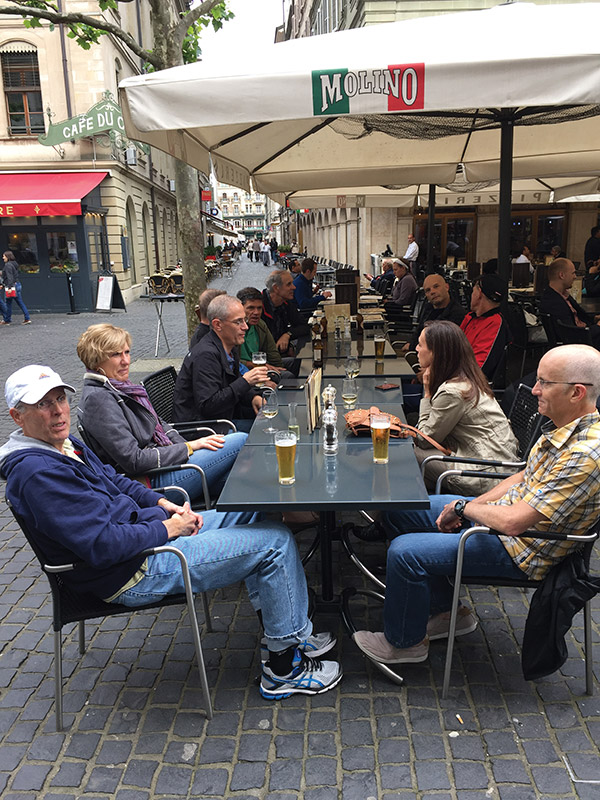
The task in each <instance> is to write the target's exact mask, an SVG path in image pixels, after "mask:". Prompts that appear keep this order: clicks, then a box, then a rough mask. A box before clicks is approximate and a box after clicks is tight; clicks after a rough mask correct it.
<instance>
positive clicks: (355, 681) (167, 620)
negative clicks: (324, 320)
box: [0, 257, 600, 800]
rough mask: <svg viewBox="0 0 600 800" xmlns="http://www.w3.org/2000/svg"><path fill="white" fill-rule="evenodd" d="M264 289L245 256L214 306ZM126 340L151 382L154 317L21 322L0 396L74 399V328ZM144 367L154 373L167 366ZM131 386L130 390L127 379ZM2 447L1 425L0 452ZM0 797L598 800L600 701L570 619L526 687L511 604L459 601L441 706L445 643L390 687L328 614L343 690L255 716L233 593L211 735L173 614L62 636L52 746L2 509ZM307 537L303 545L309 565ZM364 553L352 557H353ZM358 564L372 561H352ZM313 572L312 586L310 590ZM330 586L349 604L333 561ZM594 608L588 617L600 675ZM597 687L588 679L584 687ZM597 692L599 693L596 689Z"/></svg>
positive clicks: (25, 561)
mask: <svg viewBox="0 0 600 800" xmlns="http://www.w3.org/2000/svg"><path fill="white" fill-rule="evenodd" d="M267 274H268V270H267V269H266V268H265V267H263V266H262V265H256V264H250V262H248V260H247V259H246V258H245V257H244V258H243V259H242V260H241V262H240V263H239V265H238V268H237V270H236V272H235V274H234V276H233V277H232V278H230V279H227V278H224V279H221V281H220V283H222V284H223V285H224V286H225V288H228V289H229V290H230V291H232V292H234V291H237V289H239V288H240V287H241V286H244V285H248V284H251V285H256V286H258V288H262V287H263V284H264V278H265V277H266V275H267ZM106 320H109V321H111V322H114V323H115V324H119V325H122V326H124V327H126V328H128V329H129V330H130V332H131V333H132V336H133V349H132V354H133V358H134V361H143V364H144V371H146V372H147V371H149V370H148V368H147V364H148V363H151V364H152V363H154V361H153V353H154V341H155V335H156V314H155V311H154V309H153V308H152V307H151V305H150V303H149V302H148V301H147V300H139V301H136V302H135V303H133V304H131V305H130V307H129V309H128V313H126V314H125V313H122V312H115V313H113V314H112V315H109V314H92V313H86V314H81V315H79V316H68V315H35V316H34V317H33V324H32V325H31V326H26V327H22V326H21V325H19V324H18V323H17V324H13V325H12V326H11V327H10V328H7V327H5V328H3V329H2V330H1V332H0V345H1V346H2V352H3V353H4V359H3V363H2V367H1V369H0V379H1V382H2V385H3V383H4V380H5V378H6V376H7V375H8V374H9V373H10V372H11V371H12V370H13V369H14V368H17V367H19V366H22V365H24V364H27V363H34V362H37V363H42V364H50V365H51V366H53V367H55V368H57V369H58V370H59V371H60V373H61V375H62V376H63V378H64V379H65V380H68V381H71V382H72V383H73V384H74V385H75V386H76V387H79V386H80V385H81V379H82V375H83V371H84V370H83V368H82V366H81V364H79V362H78V360H77V358H76V355H75V343H76V341H77V338H78V336H79V335H80V333H81V332H82V331H83V330H84V329H85V328H86V327H87V325H89V324H92V323H94V322H99V321H106ZM164 322H165V326H166V328H167V333H168V336H169V340H170V343H171V354H170V355H169V356H167V354H166V353H165V347H164V344H162V343H161V352H160V355H161V358H167V359H169V360H170V359H172V360H173V363H175V364H178V362H179V361H180V359H181V357H182V356H183V355H184V353H185V351H186V337H185V330H184V313H183V308H182V306H181V305H179V304H170V305H169V304H166V305H165V308H164ZM158 363H160V364H162V363H164V362H163V361H162V360H161V361H159V362H158ZM132 374H133V376H134V377H141V371H140V370H139V369H137V371H136V365H135V363H134V370H133V372H132ZM11 430H12V421H11V420H10V418H9V416H8V414H7V412H6V411H5V410H4V408H2V410H1V411H0V436H1V438H2V440H4V439H5V438H6V436H7V435H8V434H9V433H10V431H11ZM0 526H1V529H2V536H1V539H0V620H1V624H0V795H1V796H2V797H3V798H4V800H17V799H18V800H25V799H27V800H30V798H31V800H34V798H35V800H38V799H42V800H62V799H63V798H64V800H74V799H75V798H86V800H108V798H117V800H150V798H159V797H160V798H163V797H164V798H215V797H232V798H239V800H249V798H265V800H292V798H294V799H296V798H301V800H339V799H340V798H343V800H370V798H377V799H378V800H379V798H381V799H382V800H392V798H400V800H417V798H418V800H425V799H426V798H427V800H490V798H491V799H492V800H529V798H532V799H533V798H581V800H600V783H599V781H600V755H599V751H598V746H597V744H596V743H597V742H598V741H599V740H600V696H599V695H598V694H597V695H596V696H595V697H591V698H590V697H587V696H585V695H583V694H582V692H583V688H584V663H583V660H582V653H581V641H582V627H581V624H582V623H581V619H578V620H577V624H576V627H575V629H574V632H573V635H572V636H570V637H569V652H570V656H571V657H570V658H569V660H568V661H567V663H566V665H565V667H564V669H563V670H562V671H561V672H560V673H558V674H556V675H554V676H552V677H551V678H548V679H546V680H543V681H540V682H538V683H537V684H533V683H526V682H525V681H524V680H523V678H522V676H521V671H520V663H519V642H520V640H521V636H522V631H523V626H524V623H525V615H526V610H527V604H526V602H525V598H524V596H523V595H522V594H521V593H520V592H516V591H510V590H507V589H499V590H494V589H488V588H480V589H476V590H473V591H472V592H471V599H472V602H473V603H474V605H475V607H476V608H477V612H478V615H479V619H480V620H481V625H480V627H479V628H478V629H477V630H476V631H475V632H474V633H472V634H470V635H469V636H466V637H463V638H462V639H461V640H459V643H458V645H457V648H456V655H455V662H454V669H453V673H452V689H451V693H450V697H449V699H448V700H446V701H443V700H442V699H441V694H440V686H441V681H442V670H443V661H444V654H445V649H444V643H443V642H434V643H433V644H432V646H431V656H430V659H429V661H428V662H426V663H425V664H416V665H407V666H406V668H405V669H403V670H402V674H403V676H404V678H405V684H404V686H403V687H398V686H395V685H392V684H391V683H390V682H389V681H388V680H387V679H386V678H385V677H384V676H383V675H382V673H380V672H379V670H377V669H375V668H373V667H372V665H370V664H369V663H367V661H366V660H365V659H364V657H363V656H362V655H361V654H360V653H359V652H358V651H357V650H356V648H355V647H354V645H353V644H352V642H351V641H350V640H349V639H348V636H347V634H346V633H345V631H344V628H343V625H342V623H341V621H340V619H339V617H338V616H337V614H331V615H322V616H319V617H318V618H317V626H318V628H319V629H326V628H327V629H332V630H334V631H335V632H336V634H337V635H338V637H339V645H338V648H337V650H336V651H335V652H336V653H337V656H338V657H339V658H341V660H342V662H343V665H344V671H345V675H344V679H343V680H342V682H341V683H340V684H339V686H338V687H337V688H336V689H334V690H333V691H331V692H329V693H327V694H325V695H322V696H317V697H314V698H306V697H301V696H296V697H292V698H289V699H288V700H285V701H283V702H281V703H271V702H268V701H265V700H262V699H261V697H260V695H259V692H258V689H257V686H256V681H257V676H258V674H259V670H260V656H259V650H258V648H257V642H258V638H259V631H258V624H257V620H256V617H255V615H254V613H253V612H252V609H251V607H250V604H249V603H248V601H247V598H246V596H245V593H244V590H243V589H242V588H241V587H239V586H234V587H230V588H227V589H224V590H221V591H218V592H215V593H214V594H213V596H212V598H211V614H212V617H213V624H214V632H213V633H211V634H207V635H205V636H204V637H203V643H204V649H205V654H206V660H207V665H208V673H209V681H210V685H211V690H212V696H213V702H214V707H215V717H214V719H213V720H211V721H210V722H208V721H207V720H206V718H205V715H204V712H203V709H202V698H201V691H200V687H199V680H198V674H197V671H196V666H195V663H194V648H193V643H192V640H191V636H190V630H189V626H188V624H187V619H186V615H185V613H184V612H183V611H182V610H181V609H179V608H175V607H173V608H165V609H162V610H161V611H160V612H145V613H136V614H131V615H130V616H122V617H115V618H111V619H108V620H106V621H99V622H96V623H87V625H86V630H87V645H88V646H87V652H86V654H85V655H84V656H83V657H81V658H80V657H79V655H78V649H77V641H76V631H75V628H74V626H73V627H72V628H71V629H69V630H67V631H66V634H65V636H64V644H63V653H64V676H65V678H64V702H65V722H66V727H65V730H64V731H62V732H60V733H57V732H56V731H55V723H54V711H53V694H54V688H53V670H52V667H53V655H52V654H53V639H52V632H51V618H50V613H51V606H50V602H49V597H48V587H47V582H46V579H45V578H44V577H43V576H41V575H40V569H39V566H38V564H37V562H36V560H35V559H34V557H33V555H32V553H31V551H30V549H29V547H28V545H27V543H26V542H25V540H24V538H23V536H22V534H21V533H20V531H18V530H17V527H16V525H15V523H14V521H13V520H12V517H11V514H10V512H9V511H8V510H7V509H6V507H5V506H4V505H2V506H0ZM309 541H310V535H302V536H300V537H299V542H300V547H301V548H304V547H307V546H308V544H309ZM359 549H360V548H359ZM362 553H363V555H364V556H365V558H367V559H368V560H369V561H370V562H371V563H373V564H375V563H377V562H378V561H381V559H382V551H381V548H380V546H378V545H364V546H363V547H362ZM317 569H318V558H317V559H313V561H312V562H311V563H310V564H309V566H308V568H307V572H308V578H309V583H310V584H312V585H313V586H315V587H317V588H318V577H317V575H318V573H317ZM334 574H335V575H336V576H337V580H338V581H339V587H341V586H344V585H350V584H354V585H360V584H361V579H360V578H359V576H358V575H357V572H356V569H355V568H354V567H353V566H352V565H351V564H350V563H349V561H348V559H347V558H346V556H345V555H344V553H343V552H341V551H340V550H336V552H335V564H334ZM354 606H355V607H354V612H355V616H356V620H357V622H358V624H359V626H363V625H368V626H372V627H373V628H374V629H375V628H378V627H379V626H380V613H381V610H380V606H379V605H378V604H377V603H375V602H374V601H369V602H368V605H365V604H364V603H363V602H362V601H360V602H359V601H357V602H356V603H355V604H354ZM599 622H600V611H599V609H598V604H597V603H596V608H595V612H594V642H595V655H596V656H597V658H596V661H597V662H598V655H599V653H598V623H599ZM596 675H597V672H596ZM596 689H598V687H597V686H596Z"/></svg>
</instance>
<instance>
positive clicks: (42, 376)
mask: <svg viewBox="0 0 600 800" xmlns="http://www.w3.org/2000/svg"><path fill="white" fill-rule="evenodd" d="M60 387H62V388H63V389H67V390H68V391H69V392H74V391H75V389H74V388H73V387H72V386H69V384H68V383H64V382H63V380H62V378H61V377H60V375H59V374H58V372H55V371H54V370H53V369H50V367H42V366H40V365H39V364H30V365H29V366H28V367H22V368H21V369H18V370H17V371H16V372H13V374H12V375H11V376H10V377H9V378H8V380H7V381H6V386H5V388H4V397H5V398H6V404H7V405H8V407H9V408H16V406H17V403H37V402H39V401H40V400H41V399H42V397H43V396H44V395H45V394H47V393H48V392H49V391H50V390H51V389H57V388H60Z"/></svg>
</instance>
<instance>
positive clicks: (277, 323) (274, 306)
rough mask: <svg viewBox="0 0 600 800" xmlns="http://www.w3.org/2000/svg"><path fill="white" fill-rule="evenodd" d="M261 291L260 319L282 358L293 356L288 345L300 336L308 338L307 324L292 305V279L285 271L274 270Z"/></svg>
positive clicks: (293, 304)
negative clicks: (264, 323) (261, 308)
mask: <svg viewBox="0 0 600 800" xmlns="http://www.w3.org/2000/svg"><path fill="white" fill-rule="evenodd" d="M266 286H267V288H266V289H265V290H264V291H263V293H262V295H263V313H262V318H263V319H264V321H265V322H266V324H267V328H268V329H269V330H270V331H271V333H272V335H273V338H274V339H275V343H276V345H277V349H278V350H279V352H280V353H281V355H282V356H285V355H288V354H289V355H290V356H293V355H294V352H293V350H291V347H290V343H291V342H292V341H293V340H294V339H298V338H300V337H302V336H306V337H308V336H310V330H309V327H308V322H306V321H305V319H304V317H303V316H302V314H301V313H300V312H299V311H298V308H297V306H296V304H295V303H294V288H295V287H294V279H293V277H292V275H291V273H290V272H289V271H288V270H287V269H276V270H274V271H273V272H272V273H271V274H270V275H269V277H268V278H267V282H266Z"/></svg>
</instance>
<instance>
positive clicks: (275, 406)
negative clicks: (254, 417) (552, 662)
mask: <svg viewBox="0 0 600 800" xmlns="http://www.w3.org/2000/svg"><path fill="white" fill-rule="evenodd" d="M261 411H262V413H263V416H264V417H266V418H267V419H269V420H270V419H274V418H275V417H276V416H277V414H278V413H279V398H278V397H277V392H276V391H275V389H265V390H264V391H263V395H262V409H261ZM264 431H265V433H277V428H274V427H273V426H272V425H269V426H268V427H267V428H264Z"/></svg>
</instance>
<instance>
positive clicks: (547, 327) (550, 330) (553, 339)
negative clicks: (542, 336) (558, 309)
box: [540, 313, 562, 347]
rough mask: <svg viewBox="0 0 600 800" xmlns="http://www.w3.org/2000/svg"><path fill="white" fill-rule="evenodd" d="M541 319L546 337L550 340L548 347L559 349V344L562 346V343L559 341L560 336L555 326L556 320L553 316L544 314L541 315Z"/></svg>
mask: <svg viewBox="0 0 600 800" xmlns="http://www.w3.org/2000/svg"><path fill="white" fill-rule="evenodd" d="M540 319H541V321H542V325H543V327H544V331H545V333H546V337H547V339H548V345H549V346H550V347H557V346H558V345H559V344H562V341H560V340H559V338H558V334H557V331H556V326H555V324H554V318H553V317H552V314H542V313H540Z"/></svg>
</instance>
